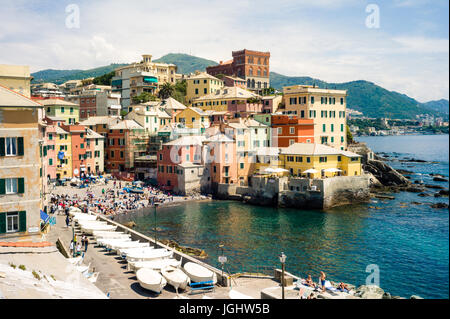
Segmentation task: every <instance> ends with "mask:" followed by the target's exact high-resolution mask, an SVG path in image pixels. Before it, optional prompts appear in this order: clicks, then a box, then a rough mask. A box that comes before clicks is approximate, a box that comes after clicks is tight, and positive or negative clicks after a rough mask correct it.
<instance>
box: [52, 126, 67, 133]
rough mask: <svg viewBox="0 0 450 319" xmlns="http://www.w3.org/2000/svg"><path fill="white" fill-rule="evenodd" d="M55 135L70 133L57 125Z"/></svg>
mask: <svg viewBox="0 0 450 319" xmlns="http://www.w3.org/2000/svg"><path fill="white" fill-rule="evenodd" d="M55 133H56V134H69V132H67V131H65V130H63V129H62V128H61V127H60V126H58V125H56V127H55Z"/></svg>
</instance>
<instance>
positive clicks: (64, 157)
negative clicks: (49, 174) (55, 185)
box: [55, 126, 73, 179]
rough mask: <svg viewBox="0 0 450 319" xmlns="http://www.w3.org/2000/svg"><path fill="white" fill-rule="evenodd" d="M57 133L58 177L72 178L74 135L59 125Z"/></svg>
mask: <svg viewBox="0 0 450 319" xmlns="http://www.w3.org/2000/svg"><path fill="white" fill-rule="evenodd" d="M55 133H56V139H55V152H56V162H57V165H56V178H57V179H62V178H72V177H73V175H72V171H73V170H72V137H71V135H70V133H69V132H67V131H65V130H63V129H62V128H61V127H59V126H57V127H56V131H55ZM61 152H62V153H61Z"/></svg>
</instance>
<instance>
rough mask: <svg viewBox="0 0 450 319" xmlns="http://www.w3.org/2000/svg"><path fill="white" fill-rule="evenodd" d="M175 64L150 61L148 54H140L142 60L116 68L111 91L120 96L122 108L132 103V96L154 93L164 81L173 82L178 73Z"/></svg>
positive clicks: (150, 57)
mask: <svg viewBox="0 0 450 319" xmlns="http://www.w3.org/2000/svg"><path fill="white" fill-rule="evenodd" d="M176 71H177V66H176V65H175V64H167V63H156V62H152V56H151V55H150V54H144V55H142V61H141V62H137V63H132V64H130V65H127V66H124V67H121V68H118V69H116V71H115V72H116V74H115V76H114V77H113V78H112V81H111V86H112V90H113V92H116V93H120V94H121V96H122V100H121V105H122V108H125V109H126V108H128V107H129V106H130V105H131V104H132V98H133V97H134V96H138V95H140V94H141V93H143V92H147V93H150V94H156V93H157V92H158V91H159V88H160V87H161V86H162V85H163V84H164V83H171V84H175V82H176V79H177V77H178V76H179V75H177V74H176Z"/></svg>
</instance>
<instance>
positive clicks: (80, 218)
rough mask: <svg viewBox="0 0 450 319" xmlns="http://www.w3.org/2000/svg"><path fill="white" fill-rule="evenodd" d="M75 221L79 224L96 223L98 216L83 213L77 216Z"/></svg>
mask: <svg viewBox="0 0 450 319" xmlns="http://www.w3.org/2000/svg"><path fill="white" fill-rule="evenodd" d="M73 220H74V221H75V222H77V223H78V222H79V221H96V220H97V216H95V215H89V214H84V213H81V214H75V215H74V216H73Z"/></svg>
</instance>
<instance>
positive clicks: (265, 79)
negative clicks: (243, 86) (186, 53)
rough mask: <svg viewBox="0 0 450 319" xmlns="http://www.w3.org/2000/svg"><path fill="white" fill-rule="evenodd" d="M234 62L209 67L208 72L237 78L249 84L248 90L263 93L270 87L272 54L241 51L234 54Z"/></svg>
mask: <svg viewBox="0 0 450 319" xmlns="http://www.w3.org/2000/svg"><path fill="white" fill-rule="evenodd" d="M232 56H233V60H230V61H227V62H222V61H220V63H219V65H216V66H209V67H207V68H206V72H207V73H208V74H211V75H213V76H217V75H218V74H224V75H231V76H237V77H239V78H242V79H244V80H245V81H246V82H247V89H249V90H253V91H257V92H258V93H260V94H261V93H262V91H263V89H267V88H269V87H270V62H269V60H270V52H260V51H253V50H247V49H244V50H240V51H233V52H232Z"/></svg>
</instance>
